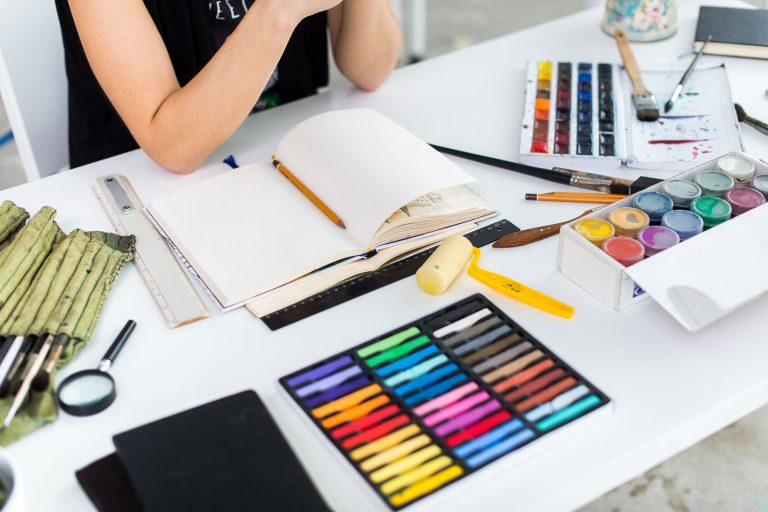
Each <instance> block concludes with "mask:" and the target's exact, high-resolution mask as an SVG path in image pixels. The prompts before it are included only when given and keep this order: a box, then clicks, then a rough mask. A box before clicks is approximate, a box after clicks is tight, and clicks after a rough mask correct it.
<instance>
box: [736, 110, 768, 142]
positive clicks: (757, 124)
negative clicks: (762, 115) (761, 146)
mask: <svg viewBox="0 0 768 512" xmlns="http://www.w3.org/2000/svg"><path fill="white" fill-rule="evenodd" d="M733 107H734V108H735V109H736V117H737V118H738V120H739V122H740V123H746V124H748V125H749V126H751V127H752V128H754V129H755V130H757V131H759V132H760V133H762V134H764V135H768V123H764V122H762V121H760V120H759V119H755V118H754V117H751V116H748V115H747V112H746V111H745V110H744V109H743V108H742V106H741V105H739V104H738V103H734V104H733Z"/></svg>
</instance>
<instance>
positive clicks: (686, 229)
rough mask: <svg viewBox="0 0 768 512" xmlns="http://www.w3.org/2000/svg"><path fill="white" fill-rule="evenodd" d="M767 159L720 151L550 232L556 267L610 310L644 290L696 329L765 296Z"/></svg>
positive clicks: (630, 302) (643, 293)
mask: <svg viewBox="0 0 768 512" xmlns="http://www.w3.org/2000/svg"><path fill="white" fill-rule="evenodd" d="M766 198H768V165H766V164H765V163H763V162H761V161H760V160H757V159H755V158H751V157H750V156H748V155H746V154H744V153H740V152H737V153H729V154H727V155H724V156H722V157H720V158H716V159H714V160H712V161H710V162H707V163H706V164H702V165H699V166H697V167H695V168H693V169H691V170H689V171H686V172H684V173H680V174H678V175H676V176H674V177H673V178H670V179H668V180H665V181H663V182H661V183H658V184H656V185H653V186H651V187H648V188H647V189H645V190H643V191H642V192H638V193H636V194H633V195H631V196H629V197H627V198H625V199H623V200H621V201H619V202H617V203H614V204H612V205H610V206H606V207H605V208H601V209H600V210H599V211H597V212H595V213H593V214H590V215H589V216H588V217H584V218H581V219H578V220H576V221H574V222H571V223H569V224H566V225H565V226H563V227H562V228H561V229H560V244H559V248H558V258H557V265H558V268H559V270H560V271H561V272H562V273H563V274H564V275H565V276H567V277H568V278H570V279H571V280H572V281H574V282H575V283H576V284H578V285H579V286H581V287H582V288H584V289H585V290H587V291H588V292H590V293H591V294H592V295H594V296H595V297H597V298H598V299H599V300H600V301H601V302H603V303H605V304H607V305H609V306H612V307H613V308H614V309H616V310H622V309H625V308H626V307H628V306H631V305H633V304H636V303H638V302H640V301H642V300H644V299H646V298H647V297H649V296H650V297H653V299H654V300H655V301H656V302H657V303H659V305H661V306H662V308H664V309H665V310H666V311H667V312H668V313H669V314H671V315H672V316H673V317H674V318H675V319H676V320H677V321H678V322H680V323H681V324H682V325H683V326H684V327H685V328H686V329H688V330H690V331H696V330H698V329H701V328H702V327H704V326H706V325H708V324H710V323H711V322H713V321H715V320H717V319H719V318H721V317H723V316H724V315H726V314H728V313H730V312H732V311H734V310H736V309H737V308H739V307H741V306H742V305H744V304H746V303H747V302H749V301H751V300H754V299H756V298H757V297H760V296H762V295H764V294H766V293H768V269H766V268H765V265H764V264H763V261H764V260H765V254H766V247H768V229H766V226H768V207H766V206H765V204H766Z"/></svg>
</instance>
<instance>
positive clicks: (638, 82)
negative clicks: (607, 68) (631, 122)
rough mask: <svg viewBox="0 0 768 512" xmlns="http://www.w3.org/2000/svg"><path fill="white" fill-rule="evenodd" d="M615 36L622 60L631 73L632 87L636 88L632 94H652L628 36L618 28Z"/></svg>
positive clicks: (628, 73) (629, 73)
mask: <svg viewBox="0 0 768 512" xmlns="http://www.w3.org/2000/svg"><path fill="white" fill-rule="evenodd" d="M614 37H615V38H616V46H618V47H619V54H621V61H622V62H623V63H624V69H626V70H627V75H629V79H630V80H631V81H632V87H633V89H634V90H633V91H632V94H635V95H638V96H647V95H650V94H651V93H650V91H649V90H648V89H647V88H646V87H645V84H643V77H642V75H641V74H640V68H639V67H638V65H637V61H636V60H635V54H634V53H632V48H630V46H629V41H627V36H625V35H624V32H623V31H622V30H618V29H617V30H616V31H615V32H614Z"/></svg>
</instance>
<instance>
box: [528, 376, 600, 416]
mask: <svg viewBox="0 0 768 512" xmlns="http://www.w3.org/2000/svg"><path fill="white" fill-rule="evenodd" d="M588 393H589V388H588V387H587V386H585V385H584V384H581V385H580V386H576V387H575V388H572V389H569V390H568V391H566V392H565V393H561V394H560V395H558V396H556V397H555V398H553V399H552V400H550V401H549V402H546V403H543V404H541V405H540V406H538V407H536V408H535V409H533V410H531V411H528V413H527V414H526V415H525V419H527V420H528V421H530V422H531V423H534V422H536V421H539V420H540V419H541V418H544V417H546V416H549V415H550V414H554V413H556V412H557V411H559V410H560V409H562V408H563V407H567V406H569V405H571V404H572V403H573V402H575V401H576V400H578V399H579V398H581V397H583V396H585V395H587V394H588Z"/></svg>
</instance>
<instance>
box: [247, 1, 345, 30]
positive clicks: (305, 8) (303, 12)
mask: <svg viewBox="0 0 768 512" xmlns="http://www.w3.org/2000/svg"><path fill="white" fill-rule="evenodd" d="M256 1H268V2H270V3H271V4H272V7H274V8H276V9H279V10H280V11H281V12H282V13H283V15H285V16H287V17H288V19H289V20H290V21H291V23H293V24H294V25H298V24H299V22H300V21H301V20H303V19H304V18H306V17H308V16H311V15H313V14H316V13H318V12H321V11H327V10H328V9H331V8H333V7H336V6H337V5H339V4H340V3H341V2H342V0H256Z"/></svg>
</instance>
